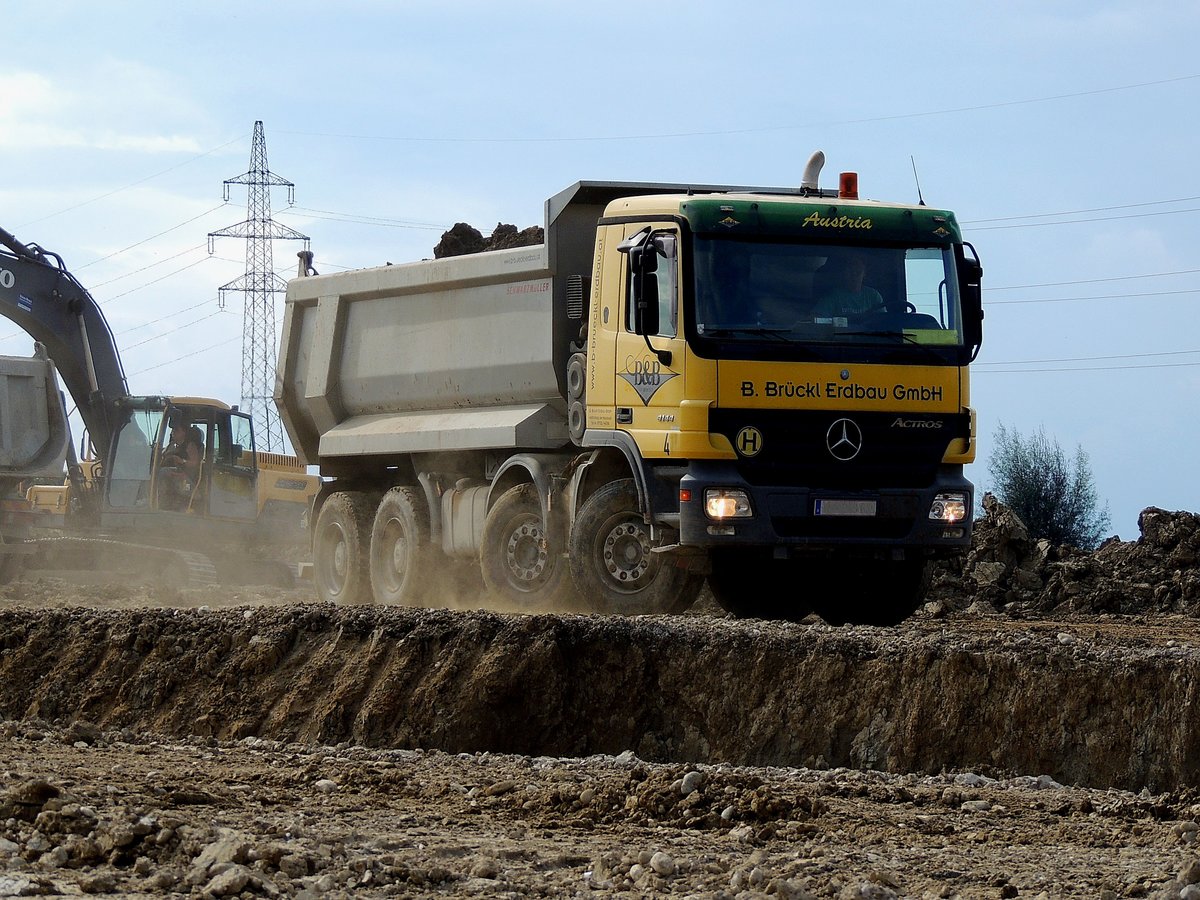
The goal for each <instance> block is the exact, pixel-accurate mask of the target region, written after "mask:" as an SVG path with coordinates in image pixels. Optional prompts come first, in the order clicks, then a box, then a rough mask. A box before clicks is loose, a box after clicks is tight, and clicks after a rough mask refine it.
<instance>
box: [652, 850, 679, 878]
mask: <svg viewBox="0 0 1200 900" xmlns="http://www.w3.org/2000/svg"><path fill="white" fill-rule="evenodd" d="M650 868H651V869H653V870H654V873H655V874H656V875H661V876H662V877H663V878H670V877H671V876H672V875H674V874H675V860H674V859H672V858H671V857H670V856H669V855H668V854H666V853H663V852H662V851H661V850H659V851H658V852H657V853H655V854H654V855H653V856H651V857H650Z"/></svg>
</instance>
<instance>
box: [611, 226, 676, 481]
mask: <svg viewBox="0 0 1200 900" xmlns="http://www.w3.org/2000/svg"><path fill="white" fill-rule="evenodd" d="M639 230H645V226H639V225H631V226H629V228H628V234H627V242H628V241H629V239H630V238H633V239H634V240H636V237H635V236H636V235H637V233H638V231H639ZM642 246H643V247H645V248H646V249H645V251H644V252H643V253H642V254H641V256H640V259H641V263H640V264H641V265H643V266H645V265H646V264H647V261H649V262H650V265H651V266H652V274H653V278H650V279H644V280H643V281H642V284H643V285H644V286H645V288H644V289H645V290H646V292H647V293H648V294H649V296H646V297H645V300H646V302H647V310H646V314H644V316H643V321H642V322H641V323H639V321H638V314H637V307H636V303H637V294H638V291H637V290H635V283H636V281H637V279H638V278H639V273H638V271H637V268H638V265H639V256H638V254H636V253H633V252H630V253H627V254H626V257H627V261H626V264H625V266H624V276H623V291H624V296H625V302H624V304H623V305H624V309H623V310H622V314H621V323H620V327H619V329H618V332H617V336H616V345H617V354H616V356H617V358H616V369H617V380H616V427H617V428H618V429H622V430H625V431H628V432H629V433H630V435H631V436H632V437H633V438H634V440H635V442H636V443H637V445H638V448H639V449H640V451H641V453H642V456H643V457H647V458H662V457H664V456H671V455H672V454H673V452H676V451H677V448H674V449H673V447H672V440H673V439H676V440H677V437H676V438H673V435H674V436H677V435H678V433H679V404H680V400H681V399H682V398H683V393H684V379H683V374H684V370H683V364H684V360H685V358H686V353H685V340H684V338H683V336H682V329H681V327H680V313H679V310H680V290H679V285H680V278H679V233H678V231H677V230H676V229H675V227H674V226H673V225H669V224H663V225H661V226H652V227H651V229H650V233H649V236H648V237H647V239H646V241H645V242H644V243H643V245H642ZM648 271H650V270H648Z"/></svg>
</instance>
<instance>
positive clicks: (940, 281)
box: [904, 247, 948, 328]
mask: <svg viewBox="0 0 1200 900" xmlns="http://www.w3.org/2000/svg"><path fill="white" fill-rule="evenodd" d="M944 257H945V253H944V251H943V250H942V249H941V248H936V247H914V248H910V249H909V250H908V251H907V252H906V253H905V255H904V284H905V289H906V290H905V293H906V298H907V300H908V303H909V307H908V308H909V311H911V312H917V313H921V314H923V315H927V316H931V317H932V318H934V319H936V320H937V323H938V325H939V326H940V327H942V328H945V327H946V325H947V321H948V318H947V317H948V310H947V301H948V297H947V285H948V281H947V279H946V260H945V258H944Z"/></svg>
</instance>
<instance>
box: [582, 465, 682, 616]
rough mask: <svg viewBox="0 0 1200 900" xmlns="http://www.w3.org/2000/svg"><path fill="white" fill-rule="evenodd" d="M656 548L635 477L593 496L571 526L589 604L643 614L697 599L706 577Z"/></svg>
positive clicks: (677, 607)
mask: <svg viewBox="0 0 1200 900" xmlns="http://www.w3.org/2000/svg"><path fill="white" fill-rule="evenodd" d="M652 546H653V544H652V542H651V540H650V527H649V526H648V525H647V524H646V523H645V522H643V521H642V514H641V513H640V512H639V511H638V502H637V489H636V488H635V487H634V484H633V480H632V479H629V478H625V479H622V480H620V481H613V482H609V483H608V484H606V485H604V486H603V487H602V488H600V489H599V490H597V491H596V493H594V494H592V496H590V497H588V499H587V501H586V502H585V503H584V504H583V506H582V507H581V508H580V510H579V515H578V516H577V517H576V519H575V524H574V526H573V527H572V528H571V575H572V576H574V579H575V587H576V589H577V590H578V591H579V593H580V594H582V595H583V599H584V602H585V603H586V604H587V606H588V608H589V609H591V610H592V611H594V612H601V613H619V614H624V615H638V614H641V613H678V612H683V611H684V610H686V609H687V608H688V607H690V606H691V605H692V604H693V603H695V602H696V596H697V595H698V594H699V593H700V588H701V587H702V586H703V584H704V577H703V576H702V575H698V574H696V573H694V572H689V571H688V570H686V569H683V568H680V567H679V566H677V565H675V564H674V561H673V560H672V559H671V557H670V556H669V555H666V554H661V553H652V552H651V548H652Z"/></svg>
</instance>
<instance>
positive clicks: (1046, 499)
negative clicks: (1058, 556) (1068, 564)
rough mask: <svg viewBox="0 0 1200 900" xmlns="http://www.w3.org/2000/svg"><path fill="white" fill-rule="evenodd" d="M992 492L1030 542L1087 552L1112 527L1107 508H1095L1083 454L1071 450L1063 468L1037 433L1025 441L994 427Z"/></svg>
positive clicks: (1054, 445)
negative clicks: (1026, 531) (1071, 457)
mask: <svg viewBox="0 0 1200 900" xmlns="http://www.w3.org/2000/svg"><path fill="white" fill-rule="evenodd" d="M988 474H989V475H991V477H992V481H993V487H992V493H994V494H995V495H996V496H997V497H998V498H999V499H1000V502H1001V503H1003V504H1004V505H1005V506H1007V507H1009V508H1010V509H1012V510H1013V511H1014V512H1015V513H1016V514H1017V515H1018V516H1020V517H1021V520H1022V521H1023V522H1024V523H1025V527H1026V528H1028V529H1029V535H1030V537H1032V538H1034V539H1039V538H1047V539H1048V540H1050V542H1051V543H1053V544H1055V545H1068V546H1071V547H1078V548H1080V549H1081V550H1092V549H1094V548H1095V547H1096V546H1097V545H1098V544H1099V543H1100V541H1101V540H1102V539H1103V538H1104V536H1105V534H1106V532H1107V531H1108V527H1109V525H1110V523H1111V516H1110V515H1109V512H1108V505H1107V504H1105V506H1104V508H1103V509H1100V508H1099V503H1100V501H1099V498H1098V497H1097V495H1096V485H1095V481H1094V480H1093V478H1092V470H1091V466H1090V465H1089V463H1088V455H1087V454H1086V453H1085V452H1084V451H1083V448H1082V447H1079V446H1077V447H1076V448H1075V458H1074V460H1073V461H1072V462H1071V463H1069V464H1068V462H1067V458H1066V455H1065V454H1064V453H1063V450H1062V448H1061V447H1060V446H1059V445H1058V441H1056V440H1054V439H1052V438H1048V437H1047V436H1046V434H1045V432H1044V431H1043V430H1042V429H1041V428H1039V429H1038V430H1037V432H1036V433H1035V434H1033V435H1030V436H1029V437H1028V438H1026V437H1023V436H1022V435H1021V433H1020V432H1018V431H1015V430H1009V429H1007V428H1005V427H1004V425H1003V424H1001V425H999V426H997V428H996V434H995V447H994V449H993V450H992V454H991V457H990V458H989V459H988Z"/></svg>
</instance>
